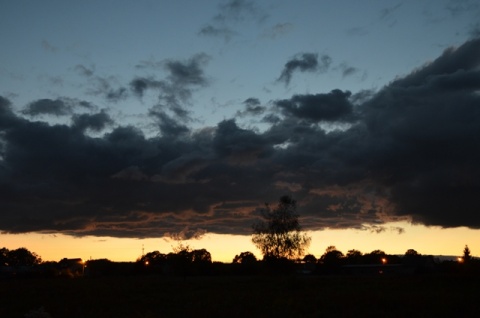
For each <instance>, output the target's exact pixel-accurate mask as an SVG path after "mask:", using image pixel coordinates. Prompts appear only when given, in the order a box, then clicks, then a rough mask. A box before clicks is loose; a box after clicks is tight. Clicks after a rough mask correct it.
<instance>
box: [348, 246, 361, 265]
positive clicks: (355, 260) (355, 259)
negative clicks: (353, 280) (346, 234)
mask: <svg viewBox="0 0 480 318" xmlns="http://www.w3.org/2000/svg"><path fill="white" fill-rule="evenodd" d="M362 256H363V254H362V252H360V251H359V250H355V249H353V250H349V251H348V252H347V255H345V258H346V262H347V263H348V264H352V265H356V264H361V262H362Z"/></svg>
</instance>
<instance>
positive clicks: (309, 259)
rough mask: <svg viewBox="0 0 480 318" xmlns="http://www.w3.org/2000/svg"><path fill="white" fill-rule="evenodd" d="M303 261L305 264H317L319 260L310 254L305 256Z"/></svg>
mask: <svg viewBox="0 0 480 318" xmlns="http://www.w3.org/2000/svg"><path fill="white" fill-rule="evenodd" d="M303 261H304V262H305V263H316V262H317V258H316V257H315V256H314V255H312V254H308V255H305V257H304V258H303Z"/></svg>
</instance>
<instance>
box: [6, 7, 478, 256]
mask: <svg viewBox="0 0 480 318" xmlns="http://www.w3.org/2000/svg"><path fill="white" fill-rule="evenodd" d="M478 16H480V2H478V1H477V0H421V1H413V0H405V1H385V0H377V1H375V0H371V1H346V0H340V1H339V0H337V1H327V0H326V1H313V0H312V1H308V0H299V1H283V0H270V1H267V0H265V1H263V0H262V1H248V0H225V1H193V0H191V1H187V0H179V1H147V0H139V1H127V0H115V1H113V0H102V1H90V0H86V1H81V2H73V1H71V2H70V1H60V0H45V1H32V0H30V1H26V0H25V1H22V0H19V1H7V0H0V41H1V43H2V45H1V46H2V49H1V50H0V231H1V232H0V233H1V234H0V245H1V246H5V247H7V248H10V249H14V248H18V247H26V248H28V249H30V250H32V251H34V252H36V253H37V254H39V255H40V256H41V257H42V258H43V259H45V260H60V259H61V258H63V257H82V258H89V257H92V258H108V259H111V260H114V261H117V260H118V261H120V260H122V261H128V260H130V261H134V260H135V259H136V258H137V257H139V256H140V255H141V253H142V252H149V251H153V250H160V251H161V252H163V253H168V252H170V251H171V250H172V247H174V246H177V245H178V244H187V245H190V246H191V247H193V248H206V249H207V250H208V251H209V252H210V253H211V254H212V258H213V259H214V260H219V261H231V260H232V259H233V257H234V256H235V255H236V254H239V253H240V252H243V251H252V252H254V253H255V254H256V255H257V256H259V257H261V256H260V255H259V252H258V250H256V248H255V247H254V246H253V245H252V243H251V241H250V236H251V234H252V224H253V223H254V222H255V221H256V220H258V219H259V217H260V215H261V208H262V207H263V205H264V203H271V204H273V205H275V202H277V201H278V199H279V198H280V197H281V196H282V195H285V194H287V195H291V196H292V197H293V198H294V199H295V200H297V203H298V206H297V208H298V210H297V212H298V213H299V215H300V222H301V225H302V226H303V228H304V230H306V231H308V233H309V234H310V235H311V236H312V244H311V246H310V249H309V252H310V253H312V254H314V255H316V256H319V255H321V254H322V253H323V252H324V251H325V248H326V247H327V246H330V245H335V246H337V248H339V249H340V250H342V251H343V252H344V253H345V252H346V251H347V250H349V249H354V248H355V249H358V250H361V251H362V252H370V251H372V250H375V249H383V250H384V251H386V252H387V253H391V254H403V253H404V252H405V251H406V250H407V249H409V248H414V249H416V250H417V251H418V252H420V253H422V254H436V255H439V254H443V255H456V254H461V252H462V251H463V247H464V245H465V244H468V245H469V247H470V249H471V251H472V254H473V255H480V201H479V200H478V193H479V192H480V181H479V180H480V168H479V167H478V162H480V23H479V22H478Z"/></svg>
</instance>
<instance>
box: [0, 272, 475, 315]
mask: <svg viewBox="0 0 480 318" xmlns="http://www.w3.org/2000/svg"><path fill="white" fill-rule="evenodd" d="M479 296H480V277H465V276H402V277H400V276H399V277H388V276H374V277H373V276H372V277H348V276H342V277H337V276H335V277H333V276H289V277H267V276H255V277H187V278H185V279H184V278H174V277H162V276H126V277H98V278H77V279H60V278H56V279H7V280H0V317H44V316H42V315H40V314H37V315H36V316H35V315H33V314H32V311H35V310H38V309H39V308H41V307H43V310H44V311H45V313H48V314H49V315H50V316H51V317H53V318H60V317H192V316H195V317H434V316H436V317H474V316H477V317H478V314H480V297H479ZM28 313H30V315H27V316H26V314H28ZM45 317H47V316H45Z"/></svg>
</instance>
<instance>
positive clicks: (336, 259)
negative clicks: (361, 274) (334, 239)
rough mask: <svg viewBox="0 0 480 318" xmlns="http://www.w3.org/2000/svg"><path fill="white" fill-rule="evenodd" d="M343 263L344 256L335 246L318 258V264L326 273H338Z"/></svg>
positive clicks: (328, 248)
mask: <svg viewBox="0 0 480 318" xmlns="http://www.w3.org/2000/svg"><path fill="white" fill-rule="evenodd" d="M343 262H344V255H343V253H342V252H340V251H339V250H337V248H336V247H335V246H329V247H327V249H326V250H325V253H324V254H323V255H322V256H321V257H320V263H321V264H322V267H323V269H324V270H325V271H326V272H327V273H338V272H339V271H340V268H341V266H342V265H343Z"/></svg>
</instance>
